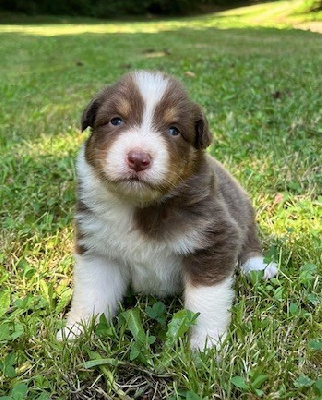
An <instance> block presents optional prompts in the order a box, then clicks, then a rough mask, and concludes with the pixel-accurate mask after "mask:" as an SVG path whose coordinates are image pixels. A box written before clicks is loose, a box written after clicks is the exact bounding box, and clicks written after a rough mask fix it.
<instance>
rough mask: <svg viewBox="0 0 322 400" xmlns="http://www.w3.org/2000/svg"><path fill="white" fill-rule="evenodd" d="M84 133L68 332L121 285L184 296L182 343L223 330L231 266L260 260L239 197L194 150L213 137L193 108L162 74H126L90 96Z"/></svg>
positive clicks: (269, 270) (77, 329) (250, 218)
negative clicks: (187, 316)
mask: <svg viewBox="0 0 322 400" xmlns="http://www.w3.org/2000/svg"><path fill="white" fill-rule="evenodd" d="M87 127H90V128H91V135H90V137H89V138H88V139H87V140H86V142H85V144H84V146H83V148H82V149H81V151H80V154H79V157H78V162H77V174H78V207H77V212H76V216H75V220H76V254H75V261H76V264H75V269H74V293H73V299H72V307H71V311H70V314H69V315H68V318H67V326H66V327H65V328H64V329H63V330H61V331H60V332H59V334H58V337H59V338H62V337H69V338H71V337H75V336H76V335H78V334H79V333H81V331H82V328H83V326H84V324H86V322H88V321H89V320H90V319H91V318H92V317H93V316H96V315H99V314H102V313H105V314H106V315H108V316H112V315H113V314H115V312H116V311H117V308H118V304H119V302H120V301H121V300H122V297H123V296H124V294H125V291H126V289H127V288H128V286H129V285H132V287H133V289H134V290H135V291H138V292H144V293H153V294H155V295H157V296H165V295H168V294H174V293H177V292H180V290H182V289H183V290H184V304H185V307H186V308H187V309H189V310H191V311H193V312H198V313H200V315H199V317H198V319H197V325H196V326H195V327H193V328H192V330H191V335H190V343H191V347H192V348H199V349H203V348H204V347H205V346H208V347H210V346H212V345H214V344H217V343H218V342H219V339H220V338H221V337H223V335H224V334H225V332H226V330H227V327H228V324H229V320H230V312H229V309H230V307H231V304H232V301H233V290H232V283H233V273H234V268H235V266H236V264H238V263H239V264H240V265H241V266H242V268H243V269H244V270H245V271H249V270H253V269H260V270H265V276H266V277H271V276H274V275H275V273H276V267H275V265H274V264H270V265H268V266H266V265H265V264H264V263H263V257H262V250H261V244H260V242H259V240H258V238H257V233H256V225H255V221H254V213H253V209H252V207H251V204H250V201H249V198H248V196H247V195H246V193H245V192H244V191H243V189H242V188H241V187H240V186H239V184H238V183H237V182H236V181H235V180H234V179H233V178H232V177H231V176H230V175H229V173H228V172H227V171H226V170H225V169H224V168H223V166H222V165H221V164H220V163H218V162H217V161H215V160H214V159H213V158H211V157H210V156H208V155H207V154H206V153H205V152H204V149H205V148H206V147H207V146H208V145H209V144H210V143H211V141H212V135H211V133H210V132H209V130H208V123H207V121H206V118H205V116H204V115H203V113H202V110H201V108H200V107H199V106H198V105H197V104H195V103H193V102H191V100H190V99H189V97H188V95H187V92H186V90H185V89H184V87H183V86H182V84H180V83H179V82H178V81H177V80H175V79H174V78H173V77H171V76H169V75H166V74H163V73H159V72H147V71H136V72H132V73H129V74H126V75H124V76H123V77H122V78H121V79H120V80H119V81H118V82H117V83H116V84H114V85H112V86H108V87H106V88H105V89H104V90H103V91H102V92H101V93H100V94H99V95H98V96H97V97H95V98H94V99H93V100H92V101H91V103H90V104H89V106H88V107H87V108H86V110H85V111H84V114H83V122H82V129H83V130H84V129H86V128H87Z"/></svg>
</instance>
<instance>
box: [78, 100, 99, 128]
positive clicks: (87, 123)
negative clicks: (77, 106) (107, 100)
mask: <svg viewBox="0 0 322 400" xmlns="http://www.w3.org/2000/svg"><path fill="white" fill-rule="evenodd" d="M98 107H99V99H98V98H97V97H95V98H94V99H93V100H92V101H91V102H90V103H89V105H88V106H87V107H86V108H85V110H84V111H83V116H82V132H83V131H84V130H85V129H86V128H88V127H91V128H94V122H95V117H96V113H97V110H98Z"/></svg>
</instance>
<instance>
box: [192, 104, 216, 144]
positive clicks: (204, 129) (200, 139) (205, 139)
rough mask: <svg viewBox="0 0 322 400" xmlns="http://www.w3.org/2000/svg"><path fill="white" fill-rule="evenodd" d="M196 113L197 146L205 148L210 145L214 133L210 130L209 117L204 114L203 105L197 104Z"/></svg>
mask: <svg viewBox="0 0 322 400" xmlns="http://www.w3.org/2000/svg"><path fill="white" fill-rule="evenodd" d="M195 107H196V114H195V116H196V117H195V131H196V136H195V148H196V149H198V150H199V149H205V148H206V147H208V146H209V145H210V144H211V143H212V140H213V135H212V133H211V132H210V131H209V128H208V121H207V118H206V117H205V116H204V113H203V112H202V109H201V107H200V106H199V105H198V104H196V105H195Z"/></svg>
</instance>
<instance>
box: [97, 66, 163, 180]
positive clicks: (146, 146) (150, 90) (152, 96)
mask: <svg viewBox="0 0 322 400" xmlns="http://www.w3.org/2000/svg"><path fill="white" fill-rule="evenodd" d="M133 80H134V82H135V83H136V85H137V87H138V89H139V91H140V93H141V95H142V97H143V101H144V107H143V119H142V123H141V125H140V126H132V127H130V128H129V130H127V131H125V132H122V133H121V134H120V136H119V138H117V140H116V141H115V142H114V143H113V144H112V145H111V147H110V148H109V150H108V153H107V159H106V167H105V171H106V173H107V175H108V176H109V177H110V178H111V179H114V180H120V179H121V180H122V179H128V178H129V177H130V176H131V170H130V168H129V166H128V162H127V156H128V154H129V152H130V151H132V150H135V151H140V152H144V153H148V154H149V155H150V156H151V159H152V161H151V167H150V168H148V169H145V170H144V171H140V177H141V178H142V179H143V180H145V181H147V182H149V183H152V184H160V183H162V181H163V180H164V179H165V177H166V174H167V166H168V155H167V147H166V142H165V139H164V138H163V136H162V133H161V132H157V131H156V129H155V128H154V127H153V116H154V110H155V108H156V106H157V104H158V103H159V102H160V100H161V99H162V97H163V95H164V93H165V91H166V88H167V84H168V82H167V80H166V78H165V77H163V75H162V74H160V73H152V72H144V71H142V72H141V71H140V72H135V73H134V74H133Z"/></svg>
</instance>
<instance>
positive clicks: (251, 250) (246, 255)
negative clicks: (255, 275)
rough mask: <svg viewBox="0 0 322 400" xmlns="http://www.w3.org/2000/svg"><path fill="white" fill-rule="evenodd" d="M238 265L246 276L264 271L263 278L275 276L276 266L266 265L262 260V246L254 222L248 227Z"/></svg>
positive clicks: (272, 264)
mask: <svg viewBox="0 0 322 400" xmlns="http://www.w3.org/2000/svg"><path fill="white" fill-rule="evenodd" d="M239 264H240V268H241V270H242V271H244V272H245V273H246V274H247V273H249V272H251V271H264V278H265V279H268V278H273V277H274V276H276V275H277V271H278V270H277V265H276V264H275V263H274V262H271V263H269V264H266V263H265V262H264V259H263V254H262V246H261V243H260V241H259V239H258V236H257V230H256V225H255V222H254V223H253V224H252V225H251V226H250V228H249V231H248V235H247V238H246V241H245V243H244V245H243V248H242V251H241V255H240V257H239Z"/></svg>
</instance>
